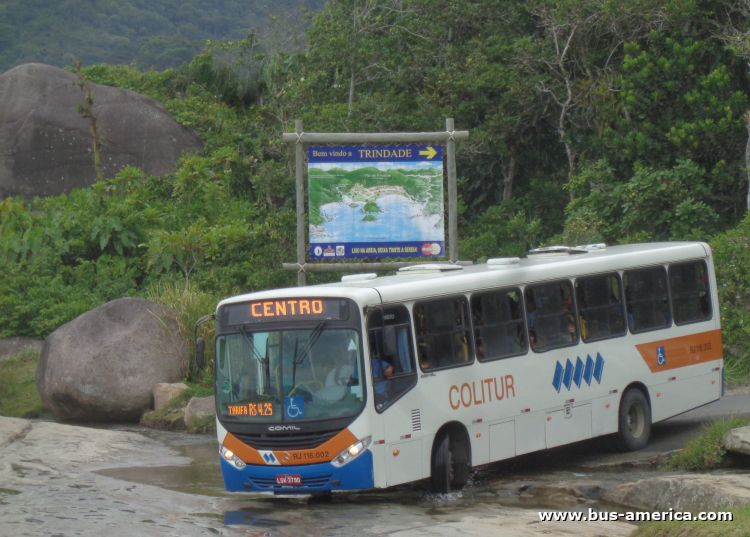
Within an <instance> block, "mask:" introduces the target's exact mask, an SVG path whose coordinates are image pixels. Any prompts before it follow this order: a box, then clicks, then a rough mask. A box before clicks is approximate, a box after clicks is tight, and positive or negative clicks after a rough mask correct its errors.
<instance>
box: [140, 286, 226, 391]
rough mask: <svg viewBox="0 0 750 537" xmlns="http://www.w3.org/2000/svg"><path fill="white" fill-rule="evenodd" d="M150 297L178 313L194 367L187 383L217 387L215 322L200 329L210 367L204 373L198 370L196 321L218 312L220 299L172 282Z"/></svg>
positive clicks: (149, 293) (148, 295) (153, 289)
mask: <svg viewBox="0 0 750 537" xmlns="http://www.w3.org/2000/svg"><path fill="white" fill-rule="evenodd" d="M146 298H148V299H149V300H152V301H154V302H158V303H159V304H163V305H164V306H167V307H168V308H172V309H173V310H175V311H177V313H178V318H177V321H178V324H179V330H180V336H181V337H182V338H183V339H184V341H185V344H186V345H187V347H188V349H189V352H190V366H189V368H188V372H187V375H186V380H190V381H193V382H195V383H197V384H199V385H201V386H205V387H213V380H214V379H213V376H214V348H213V345H212V342H213V340H214V323H213V322H210V321H209V322H207V323H205V324H203V325H201V327H200V328H199V329H198V335H199V336H202V337H203V338H204V339H205V340H206V367H205V368H203V369H202V370H200V369H197V368H196V367H195V363H194V361H193V357H194V356H195V338H194V331H193V326H194V325H195V322H196V321H197V320H198V319H200V318H201V317H203V316H204V315H207V314H209V313H214V312H215V311H216V305H217V304H218V303H219V298H218V297H216V296H214V295H211V294H209V293H205V292H203V291H193V290H189V289H188V290H186V289H184V288H183V287H182V286H180V285H178V284H175V283H172V282H160V283H158V284H155V285H154V286H153V287H151V288H150V289H149V290H148V291H147V292H146Z"/></svg>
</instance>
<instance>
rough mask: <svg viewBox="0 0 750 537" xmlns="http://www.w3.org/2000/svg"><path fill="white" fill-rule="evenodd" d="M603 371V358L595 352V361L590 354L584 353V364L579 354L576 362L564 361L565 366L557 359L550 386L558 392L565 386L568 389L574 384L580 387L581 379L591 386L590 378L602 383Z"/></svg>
mask: <svg viewBox="0 0 750 537" xmlns="http://www.w3.org/2000/svg"><path fill="white" fill-rule="evenodd" d="M603 373H604V358H602V355H601V354H600V353H598V352H597V353H596V361H594V359H593V358H592V357H591V355H586V363H585V364H584V362H583V360H581V357H580V356H577V357H576V363H575V365H573V362H571V361H570V359H567V360H566V361H565V366H564V367H563V365H562V364H561V363H560V361H559V360H558V361H557V363H556V364H555V375H554V377H553V378H552V386H553V387H554V388H555V390H557V393H560V390H561V389H562V387H563V386H565V387H566V388H567V389H568V391H570V389H571V388H572V385H573V384H575V385H576V387H577V388H580V387H581V385H582V384H583V381H586V384H587V385H589V386H591V379H592V378H593V379H595V380H596V382H598V383H599V384H601V383H602V375H603Z"/></svg>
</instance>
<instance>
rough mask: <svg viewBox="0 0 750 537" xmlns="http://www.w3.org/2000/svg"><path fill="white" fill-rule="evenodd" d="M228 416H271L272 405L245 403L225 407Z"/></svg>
mask: <svg viewBox="0 0 750 537" xmlns="http://www.w3.org/2000/svg"><path fill="white" fill-rule="evenodd" d="M227 413H228V414H229V415H230V416H273V404H272V403H247V404H246V405H227Z"/></svg>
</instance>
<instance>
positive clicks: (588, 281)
mask: <svg viewBox="0 0 750 537" xmlns="http://www.w3.org/2000/svg"><path fill="white" fill-rule="evenodd" d="M576 304H577V306H578V320H579V324H580V326H581V338H582V339H583V340H584V341H587V342H588V341H598V340H600V339H607V338H611V337H618V336H624V335H625V332H626V330H627V329H626V328H625V307H624V305H623V300H622V287H621V285H620V278H619V277H618V276H617V275H616V274H612V275H605V276H595V277H593V278H579V279H578V280H576Z"/></svg>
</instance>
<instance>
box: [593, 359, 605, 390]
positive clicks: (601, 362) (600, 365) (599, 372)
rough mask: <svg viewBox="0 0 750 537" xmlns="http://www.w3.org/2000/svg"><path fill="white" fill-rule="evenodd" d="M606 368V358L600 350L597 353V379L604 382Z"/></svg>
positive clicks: (595, 373) (595, 371) (595, 375)
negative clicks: (603, 372)
mask: <svg viewBox="0 0 750 537" xmlns="http://www.w3.org/2000/svg"><path fill="white" fill-rule="evenodd" d="M603 370H604V358H602V355H601V354H599V353H598V352H597V353H596V365H594V378H595V379H596V381H597V382H598V383H599V384H601V383H602V371H603Z"/></svg>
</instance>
